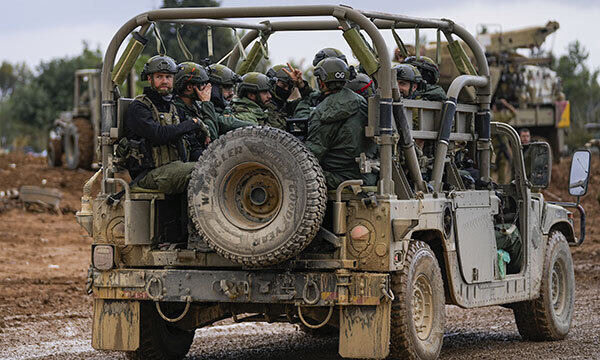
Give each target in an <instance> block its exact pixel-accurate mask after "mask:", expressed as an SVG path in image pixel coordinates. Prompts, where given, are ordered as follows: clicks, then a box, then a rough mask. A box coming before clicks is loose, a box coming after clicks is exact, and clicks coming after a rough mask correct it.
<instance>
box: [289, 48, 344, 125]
mask: <svg viewBox="0 0 600 360" xmlns="http://www.w3.org/2000/svg"><path fill="white" fill-rule="evenodd" d="M330 57H333V58H338V59H340V60H342V61H343V62H344V63H345V64H346V65H347V64H348V61H347V60H346V55H344V54H343V53H342V52H341V51H339V50H338V49H335V48H324V49H321V50H319V52H317V53H316V54H315V58H314V59H313V66H317V64H318V63H319V62H320V61H322V60H323V59H326V58H330ZM323 98H324V97H323V96H322V94H321V92H320V91H318V90H314V91H312V92H310V93H309V94H308V95H307V96H306V97H305V98H303V99H302V101H300V102H299V103H298V105H297V106H296V111H294V117H295V118H307V117H308V116H309V115H310V112H311V111H312V110H313V109H314V108H315V107H316V106H317V104H319V103H320V102H321V101H322V100H323Z"/></svg>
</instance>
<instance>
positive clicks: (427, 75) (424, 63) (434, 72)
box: [404, 56, 440, 85]
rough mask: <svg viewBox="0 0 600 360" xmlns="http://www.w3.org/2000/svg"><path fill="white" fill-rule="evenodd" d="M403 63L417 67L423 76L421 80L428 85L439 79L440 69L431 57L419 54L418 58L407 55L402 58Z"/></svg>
mask: <svg viewBox="0 0 600 360" xmlns="http://www.w3.org/2000/svg"><path fill="white" fill-rule="evenodd" d="M404 62H405V63H407V64H411V65H414V66H416V67H417V69H419V71H420V72H421V75H422V76H423V80H425V81H427V83H428V84H430V85H435V84H437V82H438V80H439V79H440V69H439V68H438V66H437V65H436V64H435V61H433V60H432V59H431V58H429V57H427V56H421V57H419V58H418V59H417V58H416V57H415V56H409V57H407V58H406V59H405V60H404Z"/></svg>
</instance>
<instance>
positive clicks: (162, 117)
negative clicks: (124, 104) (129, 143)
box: [135, 94, 180, 168]
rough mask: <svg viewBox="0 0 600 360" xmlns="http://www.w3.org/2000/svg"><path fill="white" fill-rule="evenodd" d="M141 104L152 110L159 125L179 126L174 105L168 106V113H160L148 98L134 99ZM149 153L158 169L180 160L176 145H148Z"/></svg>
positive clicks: (153, 116)
mask: <svg viewBox="0 0 600 360" xmlns="http://www.w3.org/2000/svg"><path fill="white" fill-rule="evenodd" d="M135 100H138V101H139V102H141V103H142V104H144V105H146V106H148V107H149V108H150V109H152V118H153V119H154V121H157V122H158V123H160V124H161V125H177V124H179V116H178V115H177V109H176V108H175V105H173V104H172V103H171V104H170V108H169V112H160V111H158V108H157V107H156V105H154V103H152V101H150V98H148V96H146V95H144V94H142V95H138V96H136V97H135ZM149 147H150V152H151V153H152V161H153V162H154V167H155V168H157V167H160V166H163V165H167V164H169V163H172V162H173V161H177V160H180V158H179V152H178V151H177V145H176V144H173V143H169V144H164V145H150V146H149Z"/></svg>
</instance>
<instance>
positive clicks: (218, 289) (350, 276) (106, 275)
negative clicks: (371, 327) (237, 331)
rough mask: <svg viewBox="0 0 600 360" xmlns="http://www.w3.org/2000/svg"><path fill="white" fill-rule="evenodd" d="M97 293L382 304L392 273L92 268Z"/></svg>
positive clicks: (157, 297)
mask: <svg viewBox="0 0 600 360" xmlns="http://www.w3.org/2000/svg"><path fill="white" fill-rule="evenodd" d="M92 279H93V285H92V290H93V294H94V297H96V298H99V299H118V300H152V301H174V302H216V303H262V304H294V305H309V306H331V305H379V304H380V302H381V301H382V300H383V298H384V297H385V296H386V294H388V295H390V292H389V285H390V284H389V275H388V274H381V273H367V272H350V271H348V270H337V271H335V272H304V271H303V272H284V271H279V272H278V271H272V270H269V271H266V270H262V271H246V270H216V271H215V270H188V269H185V270H183V269H112V270H109V271H99V270H96V269H94V270H93V272H92Z"/></svg>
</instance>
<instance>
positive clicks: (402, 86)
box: [394, 64, 423, 99]
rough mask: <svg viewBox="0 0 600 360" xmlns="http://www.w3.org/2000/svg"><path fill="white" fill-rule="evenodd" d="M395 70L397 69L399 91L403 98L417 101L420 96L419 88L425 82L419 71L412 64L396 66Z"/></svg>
mask: <svg viewBox="0 0 600 360" xmlns="http://www.w3.org/2000/svg"><path fill="white" fill-rule="evenodd" d="M394 69H396V80H397V81H398V91H400V94H402V97H403V98H405V99H416V98H417V96H418V95H419V92H418V90H419V87H420V86H421V83H422V82H423V77H422V76H421V72H420V71H419V69H417V68H416V67H415V66H413V65H410V64H400V65H396V66H394Z"/></svg>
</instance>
